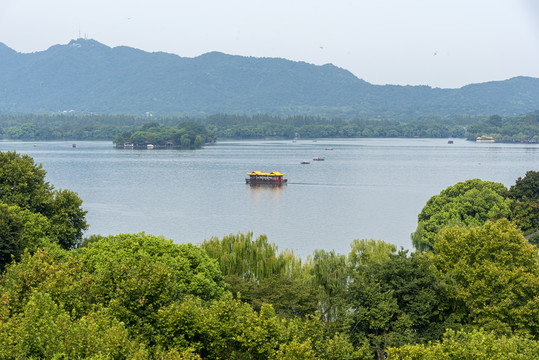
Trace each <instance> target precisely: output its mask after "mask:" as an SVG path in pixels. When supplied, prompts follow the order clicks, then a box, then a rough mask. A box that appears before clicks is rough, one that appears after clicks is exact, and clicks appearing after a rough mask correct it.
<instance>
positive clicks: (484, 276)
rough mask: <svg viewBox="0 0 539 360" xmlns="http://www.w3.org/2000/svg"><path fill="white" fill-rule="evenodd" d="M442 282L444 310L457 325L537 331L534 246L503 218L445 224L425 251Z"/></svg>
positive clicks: (538, 281)
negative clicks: (472, 224) (479, 223)
mask: <svg viewBox="0 0 539 360" xmlns="http://www.w3.org/2000/svg"><path fill="white" fill-rule="evenodd" d="M431 256H432V261H433V265H434V267H435V269H436V273H437V276H438V278H440V279H443V281H444V282H445V283H447V284H448V286H447V289H446V293H445V294H444V296H443V297H444V298H445V299H446V301H447V305H446V306H447V308H449V309H451V311H452V312H453V313H454V314H455V316H456V317H457V318H458V319H460V322H461V323H462V324H463V325H468V326H472V327H478V328H479V327H484V328H485V329H490V330H494V331H496V332H498V333H501V334H511V333H521V332H524V333H529V334H532V335H534V336H537V335H539V321H538V320H537V319H539V295H538V294H539V263H538V256H537V248H536V247H535V246H533V245H531V244H529V243H528V242H527V241H526V239H524V236H523V235H522V232H521V231H520V230H519V229H518V228H516V226H515V225H514V224H512V223H510V222H509V221H508V220H507V219H501V220H497V221H487V222H486V223H485V224H484V225H483V226H478V227H473V228H470V229H466V228H462V227H459V226H455V227H451V228H446V229H444V230H442V232H441V233H440V234H439V235H437V237H436V242H435V244H434V253H433V254H432V255H431Z"/></svg>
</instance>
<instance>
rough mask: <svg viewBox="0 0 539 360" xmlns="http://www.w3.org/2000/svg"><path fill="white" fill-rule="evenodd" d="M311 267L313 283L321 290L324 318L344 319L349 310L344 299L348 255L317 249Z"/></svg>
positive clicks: (327, 320) (320, 303) (321, 310)
mask: <svg viewBox="0 0 539 360" xmlns="http://www.w3.org/2000/svg"><path fill="white" fill-rule="evenodd" d="M309 268H310V273H311V277H312V281H313V284H314V285H315V287H316V288H317V289H318V290H319V291H320V299H319V307H320V313H321V317H322V319H324V320H325V321H326V322H329V321H330V320H337V319H339V318H341V319H342V316H343V314H344V313H345V311H346V310H347V309H346V306H345V301H344V297H345V294H346V287H347V285H348V267H347V264H346V256H344V255H341V254H337V253H335V251H333V250H332V251H329V252H328V251H325V250H315V251H314V254H313V257H312V262H311V264H310V267H309Z"/></svg>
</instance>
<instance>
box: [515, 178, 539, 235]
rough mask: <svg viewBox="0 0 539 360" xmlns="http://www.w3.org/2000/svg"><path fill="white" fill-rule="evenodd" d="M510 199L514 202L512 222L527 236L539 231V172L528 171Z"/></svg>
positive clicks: (519, 179) (517, 183) (520, 179)
mask: <svg viewBox="0 0 539 360" xmlns="http://www.w3.org/2000/svg"><path fill="white" fill-rule="evenodd" d="M508 197H509V198H511V199H513V200H514V202H513V207H512V212H513V217H512V220H513V221H514V222H515V223H516V224H517V225H518V227H519V228H520V229H522V231H523V232H524V233H525V234H531V233H534V232H537V231H539V171H528V172H526V176H525V177H524V178H520V177H519V178H518V179H517V181H516V183H515V185H513V186H511V188H510V189H509V192H508ZM532 241H533V240H532Z"/></svg>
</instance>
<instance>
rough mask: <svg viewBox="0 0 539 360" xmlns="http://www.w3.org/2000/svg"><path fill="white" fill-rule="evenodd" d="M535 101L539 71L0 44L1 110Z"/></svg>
mask: <svg viewBox="0 0 539 360" xmlns="http://www.w3.org/2000/svg"><path fill="white" fill-rule="evenodd" d="M396 61H397V60H396ZM538 109H539V79H537V78H531V77H524V76H522V77H516V78H512V79H508V80H505V81H495V82H494V81H493V82H487V83H481V84H472V85H468V86H464V87H462V88H459V89H439V88H430V87H428V86H397V85H372V84H369V83H368V82H366V81H364V80H361V79H359V78H357V77H356V76H354V75H353V74H352V73H350V72H349V71H347V70H345V69H341V68H338V67H336V66H333V65H331V64H327V65H323V66H316V65H312V64H308V63H304V62H294V61H289V60H285V59H278V58H254V57H243V56H233V55H226V54H223V53H218V52H211V53H207V54H203V55H201V56H198V57H196V58H183V57H180V56H177V55H173V54H167V53H160V52H159V53H148V52H144V51H142V50H138V49H134V48H129V47H123V46H120V47H115V48H110V47H108V46H106V45H103V44H101V43H99V42H97V41H95V40H89V39H77V40H73V41H71V42H70V43H69V44H66V45H55V46H52V47H50V48H49V49H47V50H46V51H41V52H35V53H30V54H22V53H18V52H16V51H14V50H13V49H10V48H9V47H7V46H6V45H4V44H2V43H0V113H56V112H63V111H75V112H78V113H106V114H133V115H144V114H146V113H152V114H154V115H209V114H215V113H231V114H255V113H266V114H274V115H296V114H309V115H313V114H316V115H321V116H340V117H394V118H412V117H421V116H455V115H491V114H498V115H518V114H523V113H527V112H531V111H535V110H538Z"/></svg>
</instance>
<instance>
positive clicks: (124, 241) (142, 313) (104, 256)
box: [0, 234, 225, 346]
mask: <svg viewBox="0 0 539 360" xmlns="http://www.w3.org/2000/svg"><path fill="white" fill-rule="evenodd" d="M35 291H40V292H42V293H44V294H47V296H49V297H50V299H51V301H52V302H54V304H57V305H58V306H59V307H61V309H62V311H65V312H66V313H67V314H69V315H70V316H71V318H70V319H71V321H75V320H76V321H79V320H80V319H82V318H83V317H85V316H86V317H87V316H90V315H91V314H92V312H95V311H100V310H101V309H106V311H107V314H109V315H110V316H111V318H114V319H116V320H117V321H118V322H121V323H122V324H123V325H124V326H125V328H126V329H127V331H128V332H129V336H130V338H131V339H138V341H139V342H142V343H143V344H145V346H152V345H153V344H154V337H155V334H156V332H157V330H156V328H155V326H156V321H157V318H156V316H157V312H158V310H159V309H161V308H163V307H164V306H165V307H166V306H169V305H170V304H172V303H174V302H176V301H182V300H183V299H184V298H185V297H186V296H189V295H193V296H198V297H199V298H200V299H204V300H205V301H210V300H212V299H217V298H220V297H222V296H223V294H225V284H224V283H223V281H222V275H221V273H220V272H219V269H218V267H217V264H216V263H215V262H214V261H213V260H211V259H209V258H208V257H207V255H206V254H205V253H204V251H203V250H201V249H200V248H198V247H195V246H192V245H190V244H181V245H176V244H173V243H172V242H171V241H167V240H164V239H163V238H161V237H155V236H149V235H144V234H137V235H128V234H122V235H118V236H110V237H108V238H104V239H101V240H99V241H96V242H92V243H90V244H88V246H86V247H83V248H79V249H76V250H72V251H69V252H68V251H65V250H62V249H60V248H58V247H57V248H54V247H53V248H46V249H42V250H38V251H37V252H36V253H35V254H34V255H30V254H29V253H26V254H25V255H24V256H23V258H22V260H21V261H20V262H19V263H16V264H12V265H11V266H9V267H8V268H7V270H6V272H5V273H4V276H3V278H2V280H1V281H0V294H1V295H0V296H1V297H0V306H2V307H3V309H4V310H3V311H5V314H6V316H9V317H10V318H13V317H16V316H19V315H17V314H21V313H23V312H24V311H25V307H26V306H27V304H28V302H29V301H30V299H31V298H32V296H33V295H32V294H33V293H34V292H35Z"/></svg>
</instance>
